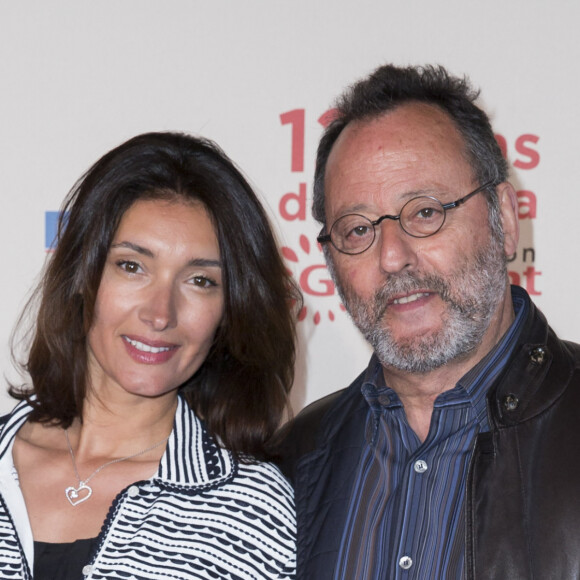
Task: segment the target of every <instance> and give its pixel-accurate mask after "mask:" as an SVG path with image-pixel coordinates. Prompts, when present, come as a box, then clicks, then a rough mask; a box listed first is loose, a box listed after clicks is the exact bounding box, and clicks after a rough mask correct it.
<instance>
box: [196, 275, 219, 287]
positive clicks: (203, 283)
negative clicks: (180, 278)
mask: <svg viewBox="0 0 580 580" xmlns="http://www.w3.org/2000/svg"><path fill="white" fill-rule="evenodd" d="M191 282H192V284H193V285H194V286H199V287H200V288H211V287H212V286H217V284H216V283H215V282H214V281H213V280H210V279H209V278H206V277H205V276H194V277H193V278H191Z"/></svg>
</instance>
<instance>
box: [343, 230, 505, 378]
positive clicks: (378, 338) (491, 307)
mask: <svg viewBox="0 0 580 580" xmlns="http://www.w3.org/2000/svg"><path fill="white" fill-rule="evenodd" d="M502 237H503V236H502ZM336 282H337V287H338V288H339V293H340V295H341V298H342V300H343V303H344V305H345V307H346V309H347V311H348V312H349V314H350V316H351V317H352V319H353V321H354V323H355V325H356V326H357V327H358V329H359V330H360V331H361V332H362V334H363V335H364V337H365V338H366V339H367V341H368V342H369V343H370V344H371V345H372V347H373V348H374V350H375V353H376V355H377V357H378V358H379V360H380V362H381V364H382V365H383V366H389V367H393V368H396V369H399V370H401V371H406V372H409V373H426V372H429V371H432V370H434V369H437V368H439V367H441V366H443V365H444V364H446V363H448V362H449V361H451V360H454V359H456V358H459V357H462V356H464V355H466V354H468V353H469V352H470V351H472V350H473V349H474V348H475V347H477V346H478V345H479V344H480V343H481V341H482V339H483V337H484V335H485V332H486V330H487V329H488V327H489V324H490V321H491V318H492V316H493V314H494V313H495V311H496V310H497V307H498V305H499V304H500V302H501V301H502V300H503V298H504V293H505V288H506V284H507V268H506V259H505V256H504V253H503V243H502V240H500V239H497V238H496V237H495V236H493V237H492V238H491V240H490V243H489V244H488V246H487V247H485V248H482V249H480V250H479V251H478V252H477V254H476V255H475V256H474V258H473V259H471V260H470V261H466V262H465V263H464V264H463V265H462V266H461V267H460V268H458V269H457V270H455V271H454V272H453V273H452V274H451V275H449V276H447V277H445V278H444V277H442V276H439V275H437V274H424V275H422V274H421V273H417V272H416V273H411V272H404V273H402V274H397V275H391V276H389V277H388V278H387V279H386V281H385V284H384V286H383V287H382V288H380V289H379V290H378V291H377V292H376V293H375V295H374V297H373V299H372V300H371V301H370V302H369V301H366V302H365V301H364V300H363V299H361V298H360V297H359V296H358V295H356V294H355V293H354V291H353V290H352V288H351V287H349V285H348V284H346V283H345V284H341V283H340V280H338V278H337V280H336ZM424 288H429V289H430V290H432V291H434V292H438V293H439V296H440V297H441V299H442V300H443V302H444V303H445V304H446V306H447V309H446V313H445V314H444V317H443V318H444V319H443V324H442V326H441V328H440V329H439V330H437V331H434V332H432V333H431V334H428V335H423V336H415V337H411V338H407V339H402V340H399V341H397V340H395V339H394V337H393V336H392V334H391V331H390V330H389V328H388V327H387V326H386V324H385V322H384V321H383V317H384V314H385V311H386V309H387V304H388V303H389V301H390V300H392V298H393V297H394V296H396V295H397V294H399V295H400V294H401V293H405V294H406V293H412V292H413V291H414V290H421V289H424Z"/></svg>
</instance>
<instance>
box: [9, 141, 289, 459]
mask: <svg viewBox="0 0 580 580" xmlns="http://www.w3.org/2000/svg"><path fill="white" fill-rule="evenodd" d="M140 199H175V200H180V199H183V200H186V201H196V202H201V203H202V204H203V205H204V206H205V208H206V209H207V211H208V212H209V214H210V216H211V218H212V221H213V224H214V227H215V230H216V234H217V238H218V241H219V248H220V255H221V262H222V271H223V284H224V315H223V321H222V323H221V325H220V327H219V329H218V331H217V334H216V337H215V341H214V344H213V346H212V348H211V350H210V353H209V355H208V357H207V359H206V360H205V362H204V364H203V365H202V366H201V367H200V369H199V370H198V372H197V373H196V374H195V375H194V376H193V377H191V378H190V379H189V380H188V381H187V382H186V383H185V384H183V385H182V386H181V387H180V391H181V393H182V394H183V395H184V396H185V398H186V400H187V401H188V403H189V404H190V405H191V407H192V408H193V409H194V410H195V411H196V412H197V413H198V415H199V416H200V417H202V418H203V419H204V421H205V423H206V425H207V428H208V430H209V432H210V433H212V434H213V435H214V436H217V437H218V438H219V440H220V441H221V443H222V444H223V445H224V446H225V447H227V448H228V449H230V450H231V451H233V452H234V453H235V454H236V455H237V456H238V457H241V458H242V459H243V458H244V457H245V456H246V455H250V456H253V457H256V458H263V457H265V456H266V452H265V443H266V442H267V440H268V439H269V438H270V437H271V435H272V434H273V432H274V430H275V429H276V428H277V427H278V425H279V423H280V420H281V417H282V414H283V412H284V410H285V409H286V406H287V394H288V392H289V390H290V388H291V385H292V381H293V378H294V358H295V332H294V328H295V327H294V322H295V316H294V313H295V311H296V310H295V308H294V305H295V303H296V301H300V293H299V290H298V288H297V287H296V285H295V283H294V282H293V280H292V278H291V276H290V275H289V274H288V272H287V270H286V268H285V266H284V263H283V261H282V258H281V257H280V253H279V250H278V247H277V244H276V241H275V238H274V235H273V234H272V230H271V228H270V224H269V221H268V218H267V216H266V214H265V212H264V209H263V208H262V206H261V204H260V202H259V201H258V199H257V198H256V195H255V194H254V192H253V191H252V188H251V187H250V186H249V184H248V183H247V181H246V180H245V179H244V177H243V176H242V174H241V173H240V172H239V171H238V170H237V169H236V167H235V166H234V165H233V163H232V162H231V161H230V160H229V158H228V157H227V156H226V155H225V154H224V153H223V152H222V151H221V150H220V149H219V148H218V147H217V146H216V145H215V144H214V143H212V142H211V141H208V140H205V139H200V138H195V137H192V136H188V135H184V134H180V133H147V134H144V135H139V136H137V137H134V138H133V139H130V140H129V141H127V142H126V143H123V144H122V145H120V146H119V147H117V148H115V149H113V150H112V151H110V152H109V153H107V154H106V155H104V156H103V157H102V158H101V159H100V160H99V161H97V162H96V163H95V164H94V165H93V166H92V167H91V168H90V169H89V170H88V172H87V173H86V174H85V175H84V176H83V177H82V178H81V179H80V180H79V182H78V183H77V184H76V185H75V187H74V188H73V189H72V190H71V192H70V193H69V195H68V196H67V198H66V199H65V201H64V204H63V207H62V214H61V221H60V223H59V230H58V239H57V245H56V250H55V252H54V254H53V255H52V256H51V258H50V261H49V263H48V265H47V269H46V271H45V273H44V276H43V278H42V280H41V283H40V284H39V286H38V288H37V290H36V294H37V295H38V299H39V306H38V314H37V318H36V325H35V327H34V328H33V330H32V343H31V347H30V351H29V354H28V360H27V361H26V362H25V363H24V364H23V366H24V369H25V370H26V371H27V372H28V373H29V375H30V377H31V379H32V384H31V385H27V386H24V387H15V386H12V387H11V389H10V394H11V395H12V396H13V397H16V398H18V399H26V400H27V401H28V402H29V403H30V404H31V405H32V407H33V411H32V414H31V415H30V420H32V421H39V422H53V423H55V424H58V425H61V426H63V427H65V428H66V427H68V426H69V425H70V424H71V423H72V421H73V419H75V417H81V418H82V408H83V401H84V399H85V396H86V389H87V333H88V331H89V329H90V327H91V324H92V321H93V315H94V305H95V299H96V295H97V291H98V288H99V284H100V281H101V276H102V272H103V268H104V264H105V260H106V257H107V253H108V251H109V247H110V245H111V242H112V240H113V236H114V234H115V232H116V230H117V228H118V226H119V223H120V221H121V218H122V217H123V215H124V213H125V212H126V211H127V209H129V207H131V205H132V204H133V203H135V201H137V200H140ZM21 320H22V319H21Z"/></svg>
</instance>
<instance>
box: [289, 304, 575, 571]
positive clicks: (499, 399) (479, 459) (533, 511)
mask: <svg viewBox="0 0 580 580" xmlns="http://www.w3.org/2000/svg"><path fill="white" fill-rule="evenodd" d="M362 376H363V375H361V376H360V377H358V379H356V380H355V381H354V382H353V384H352V385H351V386H350V387H348V388H347V389H345V390H343V391H340V392H338V393H334V394H332V395H330V396H328V397H326V398H325V399H322V400H320V401H318V402H316V403H314V404H313V405H311V406H309V407H307V408H306V409H305V410H304V411H303V412H302V413H301V414H300V415H298V417H297V418H296V419H295V420H294V421H293V422H292V423H291V424H289V425H288V426H287V427H286V428H285V429H284V431H283V433H282V434H281V439H282V443H281V444H280V446H279V450H280V454H281V466H282V468H283V469H284V471H285V472H286V474H287V475H288V476H289V477H290V478H291V479H292V480H293V482H294V485H295V488H296V506H297V510H298V525H299V536H298V576H297V578H299V579H302V580H304V579H308V580H325V579H330V578H332V577H333V571H334V567H335V564H336V559H337V554H338V549H339V547H340V541H341V537H342V531H343V528H344V522H345V518H346V510H347V508H348V503H349V498H350V489H351V485H352V482H353V478H354V476H355V474H356V469H357V464H358V459H359V455H360V449H361V446H362V444H363V438H364V425H365V417H366V413H367V410H368V406H367V404H366V401H365V400H364V398H363V397H362V395H361V393H360V385H361V383H362ZM487 405H488V415H489V424H490V428H491V430H490V432H488V433H483V434H480V435H479V436H478V439H477V442H476V445H475V449H474V452H473V456H472V459H471V464H470V468H469V475H468V481H467V493H466V506H465V507H466V509H465V513H466V538H465V542H466V545H465V550H466V557H465V574H464V576H465V578H466V579H467V580H481V579H497V580H518V579H522V580H523V579H525V580H532V579H533V580H548V579H557V580H568V579H576V578H580V345H577V344H573V343H570V342H565V341H562V340H559V339H558V338H557V336H556V335H555V334H554V332H553V331H552V330H551V329H550V328H549V326H548V325H547V323H546V320H545V318H544V317H543V315H542V314H541V313H540V312H539V311H538V310H537V309H536V308H535V306H534V305H533V304H530V311H529V315H528V318H527V320H526V321H525V324H524V328H523V330H522V333H521V335H520V340H519V342H518V344H517V346H516V348H515V350H514V352H513V355H512V358H511V360H510V361H509V362H508V364H507V366H506V367H505V369H504V372H503V373H502V374H501V376H500V377H499V378H498V379H497V380H496V382H495V383H494V384H493V385H492V386H491V387H490V390H489V394H488V403H487ZM353 580H363V579H353Z"/></svg>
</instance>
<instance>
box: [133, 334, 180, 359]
mask: <svg viewBox="0 0 580 580" xmlns="http://www.w3.org/2000/svg"><path fill="white" fill-rule="evenodd" d="M122 338H123V344H124V345H125V348H126V349H127V353H128V354H129V356H130V357H131V358H132V359H133V360H135V361H137V362H139V363H143V364H161V363H164V362H167V361H168V360H169V359H170V358H171V357H172V356H173V355H174V354H175V353H176V352H177V349H178V348H179V345H176V344H171V343H168V342H162V341H145V340H144V339H142V338H141V339H138V338H131V337H129V336H126V335H123V336H122Z"/></svg>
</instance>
